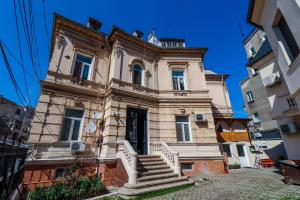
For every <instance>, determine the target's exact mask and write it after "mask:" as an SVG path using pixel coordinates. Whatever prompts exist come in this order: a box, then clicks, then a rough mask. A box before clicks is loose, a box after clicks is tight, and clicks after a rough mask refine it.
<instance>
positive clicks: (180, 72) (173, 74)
mask: <svg viewBox="0 0 300 200" xmlns="http://www.w3.org/2000/svg"><path fill="white" fill-rule="evenodd" d="M172 76H173V77H174V76H176V77H183V71H176V70H174V71H172Z"/></svg>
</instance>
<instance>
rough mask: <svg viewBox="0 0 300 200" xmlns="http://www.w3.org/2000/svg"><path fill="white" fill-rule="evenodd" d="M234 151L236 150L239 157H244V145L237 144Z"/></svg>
mask: <svg viewBox="0 0 300 200" xmlns="http://www.w3.org/2000/svg"><path fill="white" fill-rule="evenodd" d="M236 149H237V152H238V156H239V157H245V152H244V145H243V144H237V145H236Z"/></svg>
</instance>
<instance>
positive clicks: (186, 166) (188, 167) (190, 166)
mask: <svg viewBox="0 0 300 200" xmlns="http://www.w3.org/2000/svg"><path fill="white" fill-rule="evenodd" d="M181 169H182V170H184V171H191V170H193V164H192V163H181Z"/></svg>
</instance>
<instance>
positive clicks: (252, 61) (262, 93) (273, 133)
mask: <svg viewBox="0 0 300 200" xmlns="http://www.w3.org/2000/svg"><path fill="white" fill-rule="evenodd" d="M244 47H245V51H246V54H247V58H248V63H247V71H248V77H247V78H246V79H245V80H243V81H242V82H241V89H242V94H243V98H244V102H245V109H246V111H247V113H248V114H249V116H250V117H251V118H252V121H251V123H249V129H250V133H251V137H252V144H253V145H254V146H255V147H256V148H262V147H263V148H262V149H261V150H262V152H263V154H262V155H261V156H260V158H261V159H269V158H270V159H272V160H273V161H277V160H278V159H282V158H283V157H285V156H286V152H285V148H284V145H283V142H282V137H281V134H280V130H279V126H278V124H277V121H276V120H274V119H273V116H274V114H275V113H274V112H273V109H274V107H273V106H274V105H273V104H272V105H271V103H270V102H271V101H272V97H273V93H274V91H279V90H281V91H283V88H284V86H285V84H284V82H282V81H281V80H280V73H279V72H278V71H276V67H275V66H274V60H273V58H274V56H273V52H272V49H271V47H270V45H269V42H268V39H267V37H266V36H265V34H264V32H263V31H261V30H259V29H254V30H253V31H252V33H251V34H250V35H249V36H248V37H247V38H246V39H245V41H244ZM253 49H255V50H253ZM272 75H274V77H275V78H274V80H273V79H272V80H271V81H268V80H269V79H270V78H273V76H272Z"/></svg>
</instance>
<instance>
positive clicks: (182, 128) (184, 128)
mask: <svg viewBox="0 0 300 200" xmlns="http://www.w3.org/2000/svg"><path fill="white" fill-rule="evenodd" d="M176 134H177V141H178V142H190V141H191V136H190V125H189V118H188V117H187V116H176Z"/></svg>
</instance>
